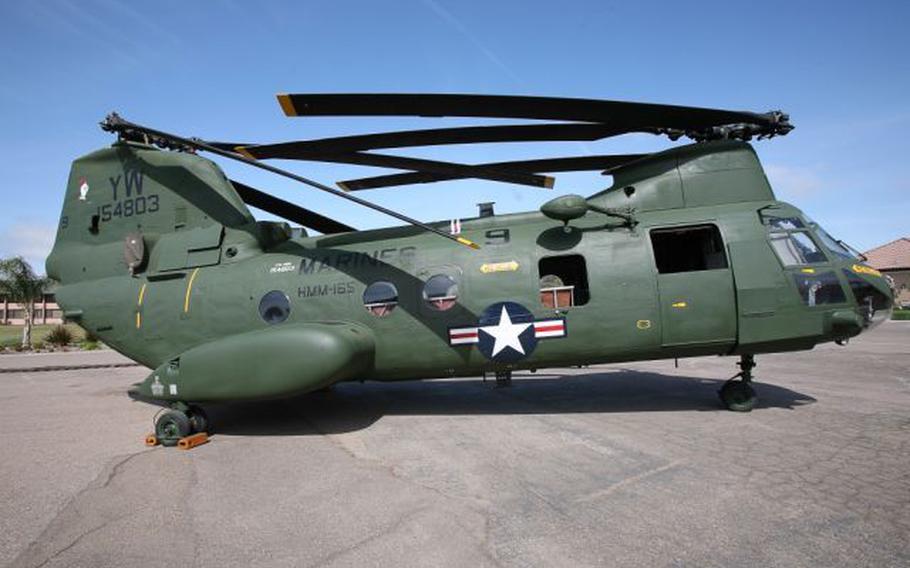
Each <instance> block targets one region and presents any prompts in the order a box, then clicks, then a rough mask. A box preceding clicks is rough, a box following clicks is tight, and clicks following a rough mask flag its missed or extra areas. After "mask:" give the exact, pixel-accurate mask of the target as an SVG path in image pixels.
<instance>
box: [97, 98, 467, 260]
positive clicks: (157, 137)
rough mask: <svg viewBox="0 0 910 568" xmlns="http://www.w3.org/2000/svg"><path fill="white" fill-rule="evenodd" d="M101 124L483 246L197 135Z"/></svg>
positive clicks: (110, 120) (115, 121) (114, 118)
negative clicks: (274, 176) (243, 166)
mask: <svg viewBox="0 0 910 568" xmlns="http://www.w3.org/2000/svg"><path fill="white" fill-rule="evenodd" d="M101 128H102V129H104V130H105V131H108V132H118V133H120V134H121V135H122V136H125V137H129V136H131V135H132V136H134V137H139V138H142V136H143V135H145V136H147V137H149V138H151V139H152V140H151V141H152V142H154V143H156V144H160V145H162V146H165V147H168V146H170V147H178V148H184V149H187V148H189V149H196V150H205V151H206V152H211V153H213V154H217V155H219V156H222V157H224V158H228V159H231V160H236V161H238V162H243V163H245V164H249V165H251V166H253V167H255V168H259V169H263V170H266V171H269V172H272V173H274V174H278V175H280V176H284V177H286V178H289V179H292V180H294V181H298V182H300V183H303V184H306V185H308V186H310V187H313V188H315V189H318V190H319V191H324V192H326V193H331V194H332V195H335V196H337V197H340V198H342V199H346V200H347V201H351V202H353V203H357V204H358V205H362V206H364V207H367V208H369V209H372V210H374V211H378V212H380V213H385V214H386V215H388V216H390V217H394V218H396V219H398V220H399V221H403V222H405V223H408V224H409V225H414V226H416V227H420V228H421V229H423V230H425V231H427V232H430V233H435V234H437V235H439V236H441V237H444V238H446V239H449V240H451V241H455V242H457V243H459V244H462V245H465V246H468V247H471V248H473V249H479V248H480V246H479V245H477V244H476V243H474V242H473V241H471V240H470V239H467V238H465V237H461V236H458V235H451V234H449V233H446V232H445V231H442V230H440V229H437V228H436V227H431V226H430V225H427V224H426V223H423V222H421V221H418V220H417V219H413V218H411V217H408V216H407V215H403V214H401V213H399V212H397V211H393V210H392V209H389V208H387V207H383V206H382V205H376V204H375V203H370V202H369V201H367V200H365V199H361V198H359V197H356V196H354V195H349V194H347V193H345V192H343V191H341V190H338V189H335V188H333V187H329V186H327V185H324V184H322V183H319V182H318V181H314V180H311V179H308V178H305V177H303V176H300V175H297V174H295V173H291V172H289V171H286V170H282V169H281V168H276V167H275V166H272V165H270V164H265V163H262V162H257V161H256V160H254V159H252V158H248V157H246V156H242V155H240V154H236V153H233V152H229V151H226V150H222V149H220V148H216V147H215V146H212V145H210V144H207V143H205V142H203V141H202V140H199V139H197V138H183V137H182V136H177V135H175V134H169V133H167V132H163V131H161V130H156V129H154V128H149V127H147V126H142V125H140V124H135V123H132V122H129V121H127V120H124V119H123V118H121V117H120V116H118V115H117V114H116V113H112V114H110V115H108V116H107V118H106V119H105V120H104V122H102V123H101Z"/></svg>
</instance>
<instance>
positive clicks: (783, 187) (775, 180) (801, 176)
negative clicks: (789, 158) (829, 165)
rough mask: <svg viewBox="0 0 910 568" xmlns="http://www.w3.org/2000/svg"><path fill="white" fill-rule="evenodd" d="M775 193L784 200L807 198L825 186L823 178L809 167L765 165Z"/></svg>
mask: <svg viewBox="0 0 910 568" xmlns="http://www.w3.org/2000/svg"><path fill="white" fill-rule="evenodd" d="M765 173H766V174H767V175H768V181H770V182H771V187H773V188H774V192H775V193H777V194H778V195H779V196H781V197H783V198H794V197H797V198H798V197H807V196H809V195H812V194H813V193H815V192H816V191H818V190H819V189H821V188H822V187H823V185H824V183H823V181H822V178H821V176H819V175H818V173H817V172H816V171H815V170H814V169H812V168H808V167H799V166H781V165H775V164H767V165H765Z"/></svg>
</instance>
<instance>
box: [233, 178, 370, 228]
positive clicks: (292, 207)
mask: <svg viewBox="0 0 910 568" xmlns="http://www.w3.org/2000/svg"><path fill="white" fill-rule="evenodd" d="M230 182H231V184H232V185H233V186H234V189H235V190H237V194H238V195H240V199H242V200H243V202H244V203H246V204H247V205H252V206H253V207H257V208H259V209H262V210H263V211H266V212H268V213H271V214H272V215H277V216H278V217H281V218H282V219H287V220H288V221H293V222H295V223H298V224H300V225H302V226H304V227H307V228H310V229H314V230H316V231H319V232H320V233H322V234H324V235H331V234H334V233H349V232H353V231H356V230H357V229H355V228H354V227H351V226H349V225H345V224H344V223H341V222H339V221H336V220H335V219H331V218H329V217H326V216H324V215H320V214H319V213H316V212H315V211H310V210H309V209H307V208H305V207H301V206H299V205H297V204H294V203H291V202H290V201H285V200H284V199H280V198H278V197H275V196H274V195H271V194H269V193H266V192H264V191H260V190H258V189H255V188H253V187H250V186H248V185H246V184H245V183H241V182H239V181H237V180H233V179H232V180H230Z"/></svg>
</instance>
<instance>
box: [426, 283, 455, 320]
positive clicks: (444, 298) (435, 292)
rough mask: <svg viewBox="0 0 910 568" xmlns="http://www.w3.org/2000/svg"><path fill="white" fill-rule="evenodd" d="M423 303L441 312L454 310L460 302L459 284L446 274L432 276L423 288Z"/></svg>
mask: <svg viewBox="0 0 910 568" xmlns="http://www.w3.org/2000/svg"><path fill="white" fill-rule="evenodd" d="M423 301H424V302H426V303H427V305H428V306H430V307H431V308H433V309H434V310H437V311H440V312H444V311H446V310H450V309H452V307H453V306H454V305H455V302H457V301H458V283H457V282H455V279H454V278H452V277H451V276H448V275H446V274H436V275H435V276H431V277H430V278H429V279H428V280H427V283H426V284H424V286H423Z"/></svg>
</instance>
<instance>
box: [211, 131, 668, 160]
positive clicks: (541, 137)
mask: <svg viewBox="0 0 910 568" xmlns="http://www.w3.org/2000/svg"><path fill="white" fill-rule="evenodd" d="M626 132H628V130H626V129H617V128H612V127H610V126H607V125H605V124H566V123H551V124H509V125H497V126H466V127H459V128H434V129H428V130H400V131H397V132H380V133H376V134H363V135H358V136H339V137H336V138H321V139H318V140H300V141H297V142H282V143H279V144H258V145H255V146H254V145H242V144H234V145H233V146H230V145H229V143H227V142H217V143H216V142H210V144H212V145H213V146H218V147H223V148H224V149H226V150H233V149H234V148H236V147H237V146H241V147H244V150H247V151H249V152H250V153H251V154H253V155H254V156H255V157H257V158H259V159H266V158H285V159H301V158H304V157H305V156H311V155H314V154H323V155H324V154H346V153H350V152H360V151H364V150H377V149H382V148H409V147H414V146H440V145H448V144H482V143H489V142H544V141H573V140H583V141H594V140H600V139H602V138H606V137H608V136H615V135H617V134H625V133H626ZM655 133H656V132H655ZM253 146H254V147H253Z"/></svg>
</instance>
